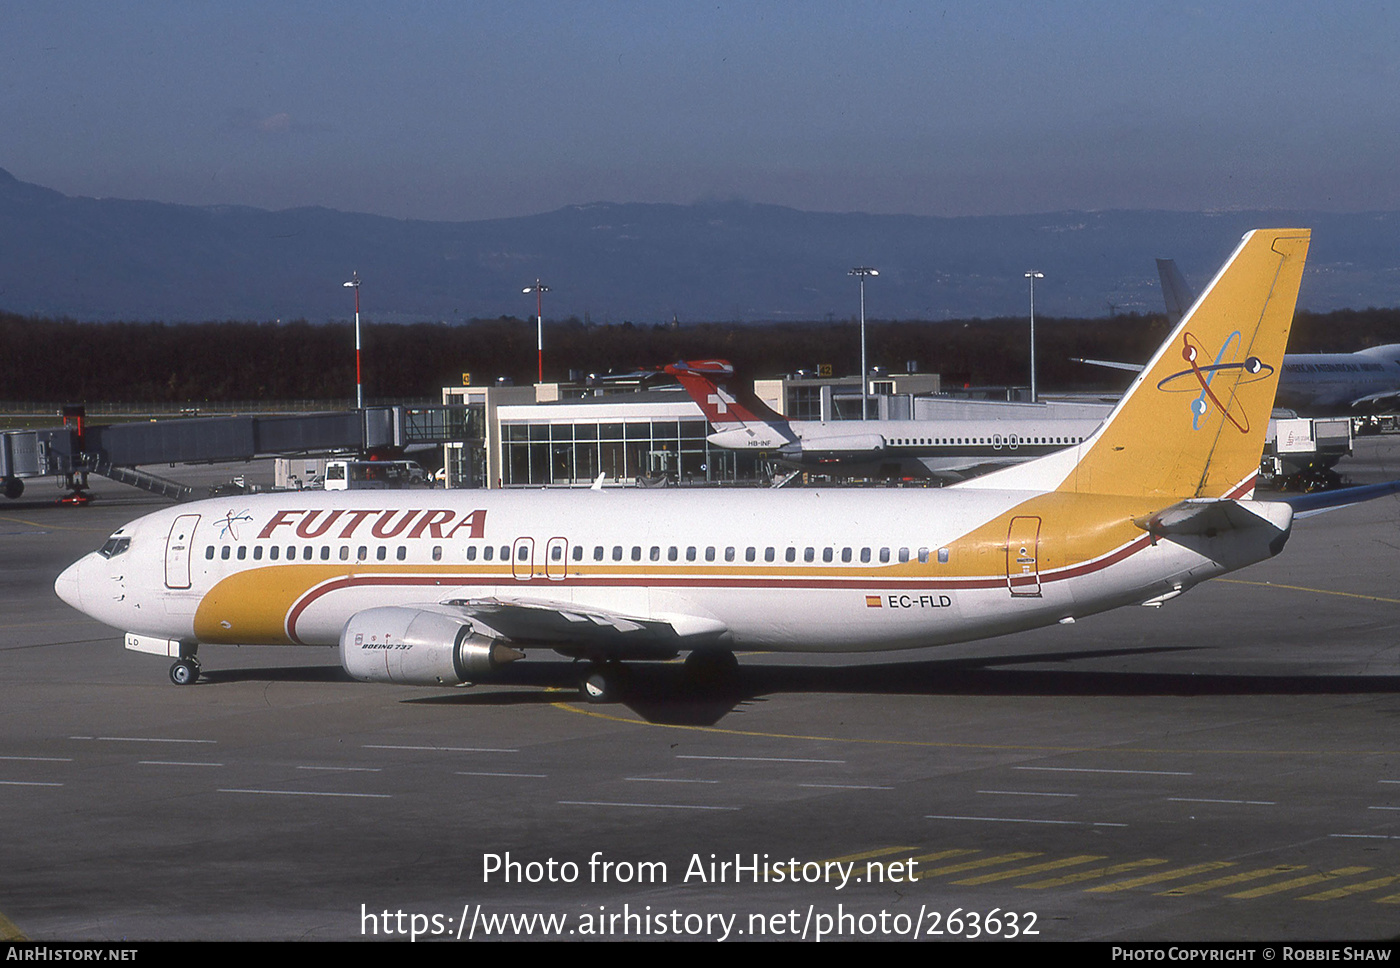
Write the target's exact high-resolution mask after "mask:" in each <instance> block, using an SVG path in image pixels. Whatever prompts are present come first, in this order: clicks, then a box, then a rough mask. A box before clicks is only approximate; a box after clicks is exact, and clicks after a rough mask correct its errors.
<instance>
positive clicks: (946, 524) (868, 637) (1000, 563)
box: [56, 489, 1286, 651]
mask: <svg viewBox="0 0 1400 968" xmlns="http://www.w3.org/2000/svg"><path fill="white" fill-rule="evenodd" d="M1035 496H1036V495H1035V494H1034V493H1030V492H1022V491H994V490H993V491H989V490H977V491H962V490H958V489H943V490H918V491H907V490H895V491H891V490H880V491H864V490H816V489H813V490H801V491H795V492H788V491H778V492H754V491H748V492H745V493H743V494H742V495H735V494H733V493H729V492H726V491H722V490H701V491H659V492H658V491H634V490H625V491H623V490H615V491H591V492H587V493H579V492H569V493H561V492H555V491H529V492H505V493H502V492H482V491H460V492H450V491H449V492H443V491H376V492H358V493H357V492H354V491H348V492H337V493H326V492H323V493H319V494H317V493H312V492H300V493H286V494H270V495H258V496H253V497H244V498H240V499H237V500H236V502H235V501H230V500H224V499H216V500H210V501H202V502H198V503H194V504H187V505H182V506H178V507H173V508H169V509H167V510H162V511H158V512H155V513H153V514H150V515H147V516H146V517H144V518H141V519H139V520H137V521H135V522H133V523H132V524H130V525H128V526H127V527H125V528H123V529H122V530H121V531H119V532H117V535H116V536H114V538H117V537H120V538H125V539H129V546H128V547H127V548H126V549H125V550H124V551H123V552H122V553H120V554H116V555H113V556H111V557H103V555H102V554H100V553H93V554H90V555H88V556H86V557H85V558H83V559H81V560H80V561H78V562H77V563H76V564H74V565H73V566H72V567H71V568H70V569H68V571H66V572H65V573H64V575H63V576H62V577H61V578H60V579H59V581H58V583H57V585H56V588H57V589H58V591H59V593H60V594H61V595H63V597H64V598H65V599H66V600H68V601H69V602H70V603H71V604H73V605H74V606H75V607H78V608H80V609H81V610H83V611H84V612H86V613H88V614H89V615H92V616H93V617H95V618H98V619H99V620H101V621H103V622H105V623H107V624H109V625H112V626H114V627H116V628H119V629H123V630H126V631H128V632H131V633H136V634H137V635H140V636H149V637H155V638H158V639H166V640H171V641H182V642H205V643H208V642H216V643H240V644H253V643H282V644H307V645H333V644H335V643H336V642H337V640H338V638H339V636H340V633H341V630H342V628H343V627H344V626H345V624H346V621H347V620H348V619H349V617H350V616H351V615H353V614H354V613H356V612H359V611H361V610H364V609H367V608H371V607H376V606H383V605H414V604H429V603H441V602H448V601H468V600H483V599H497V600H503V601H528V602H532V603H544V604H548V605H550V606H555V605H557V606H561V607H568V606H572V607H574V608H588V609H596V610H601V611H605V612H608V613H612V614H617V615H623V616H641V617H646V618H650V619H653V620H661V621H668V622H670V623H671V624H672V625H673V626H674V628H675V629H676V632H677V634H678V635H680V636H681V637H682V639H684V637H685V636H686V635H688V634H692V633H693V634H696V635H702V634H709V633H713V632H716V631H717V630H722V636H721V640H722V641H723V642H724V643H725V644H727V645H730V646H731V647H736V648H749V649H770V650H791V651H864V650H880V649H895V648H909V647H917V646H925V645H937V644H941V643H947V642H954V641H961V640H966V639H970V638H977V637H982V636H988V635H995V634H1000V633H1003V632H1009V631H1015V630H1018V629H1025V628H1031V627H1035V626H1040V625H1045V624H1051V623H1054V622H1056V621H1061V620H1064V619H1068V618H1073V617H1075V616H1081V615H1086V614H1090V613H1093V612H1097V611H1101V610H1103V609H1106V608H1111V607H1114V606H1117V605H1121V604H1125V603H1129V602H1135V601H1143V600H1146V599H1151V598H1154V597H1158V596H1162V595H1170V594H1174V593H1176V592H1179V591H1181V590H1182V589H1184V588H1189V587H1190V586H1192V585H1194V584H1196V583H1197V582H1199V581H1201V580H1204V579H1205V578H1209V577H1212V576H1213V575H1216V574H1219V573H1221V572H1222V571H1224V570H1227V568H1228V567H1236V566H1237V565H1236V564H1235V563H1234V562H1233V561H1232V562H1231V563H1230V564H1229V565H1222V564H1221V563H1220V561H1218V560H1215V559H1216V558H1218V557H1219V558H1222V560H1223V559H1224V558H1228V557H1229V556H1216V555H1212V553H1211V552H1210V550H1209V548H1203V547H1196V548H1195V549H1194V550H1193V549H1189V548H1187V547H1186V546H1184V545H1182V544H1178V543H1175V542H1172V541H1158V542H1155V543H1154V542H1152V541H1150V540H1149V539H1148V536H1147V535H1146V534H1145V533H1143V532H1141V531H1137V532H1135V533H1136V537H1134V538H1133V539H1132V540H1129V541H1125V542H1122V543H1120V544H1119V545H1117V546H1115V547H1112V548H1110V549H1108V550H1107V552H1106V553H1105V554H1102V555H1098V556H1096V559H1095V560H1080V561H1069V560H1065V561H1059V556H1058V554H1057V549H1056V548H1054V547H1053V544H1054V542H1055V541H1056V540H1057V539H1056V537H1055V535H1056V529H1055V526H1054V525H1055V522H1052V521H1049V520H1042V519H1041V518H1040V517H1037V518H1035V522H1036V526H1035V528H1033V529H1032V530H1031V531H1029V532H1026V533H1023V534H1020V535H1017V534H1011V535H1006V534H1003V535H1002V537H1001V539H1000V540H999V542H998V543H996V544H995V545H994V546H986V545H983V546H969V545H965V544H963V545H960V544H959V543H958V541H959V538H960V537H961V536H964V535H966V534H967V533H969V532H970V531H973V530H974V529H976V528H977V527H978V526H979V525H983V524H985V523H986V522H988V521H989V520H992V519H994V518H996V517H998V516H999V515H1003V514H1005V513H1007V512H1008V511H1010V510H1011V509H1013V508H1015V507H1017V506H1018V505H1019V504H1021V503H1022V502H1024V501H1026V500H1028V499H1031V498H1033V497H1035ZM1016 520H1021V519H1019V518H1018V519H1016ZM1120 523H1121V521H1120ZM1285 527H1286V524H1285ZM1018 542H1019V543H1020V544H1021V545H1022V547H1020V548H1016V547H1011V546H1012V545H1015V544H1017V543H1018ZM109 545H110V542H109ZM1203 550H1204V551H1205V553H1204V554H1203V553H1202V551H1203ZM1257 557H1267V552H1265V553H1261V554H1259V555H1257V556H1256V558H1257ZM970 559H976V560H970ZM1057 562H1058V563H1057ZM1013 582H1014V583H1015V584H1016V585H1017V587H1014V588H1013ZM682 647H684V646H682Z"/></svg>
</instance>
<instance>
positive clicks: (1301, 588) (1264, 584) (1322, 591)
mask: <svg viewBox="0 0 1400 968" xmlns="http://www.w3.org/2000/svg"><path fill="white" fill-rule="evenodd" d="M1216 581H1218V582H1222V583H1223V584H1226V585H1254V586H1255V587H1256V588H1279V589H1282V590H1284V591H1288V592H1311V593H1312V594H1314V595H1336V596H1337V597H1338V598H1359V599H1361V600H1362V601H1365V602H1385V603H1386V604H1388V605H1400V598H1382V597H1381V596H1380V595H1360V594H1357V593H1356V592H1334V591H1332V590H1330V589H1327V588H1308V587H1307V586H1305V585H1280V584H1279V583H1278V582H1274V581H1245V580H1244V579H1242V578H1217V579H1216Z"/></svg>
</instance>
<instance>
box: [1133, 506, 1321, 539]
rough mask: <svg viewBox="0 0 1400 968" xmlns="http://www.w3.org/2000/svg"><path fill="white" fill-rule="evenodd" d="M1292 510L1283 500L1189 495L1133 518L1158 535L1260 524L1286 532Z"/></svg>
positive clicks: (1198, 533)
mask: <svg viewBox="0 0 1400 968" xmlns="http://www.w3.org/2000/svg"><path fill="white" fill-rule="evenodd" d="M1292 519H1293V509H1292V508H1291V507H1289V506H1288V505H1287V504H1283V503H1282V502H1276V501H1275V502H1264V501H1231V500H1227V499H1208V498H1207V499H1200V498H1192V499H1189V500H1186V501H1178V502H1177V503H1176V504H1173V505H1172V506H1171V507H1168V508H1163V509H1162V510H1161V511H1158V512H1157V513H1155V514H1151V515H1147V516H1146V517H1141V518H1133V523H1134V524H1136V525H1137V526H1138V527H1139V528H1142V530H1144V531H1146V532H1147V533H1148V534H1151V535H1153V536H1155V537H1159V538H1171V537H1180V536H1184V535H1194V536H1204V537H1207V538H1209V537H1214V536H1215V535H1217V534H1222V533H1224V532H1226V531H1243V530H1247V529H1249V528H1257V527H1260V526H1268V527H1272V528H1274V529H1276V530H1278V531H1287V530H1288V526H1289V522H1290V521H1292Z"/></svg>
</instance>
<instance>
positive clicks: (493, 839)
mask: <svg viewBox="0 0 1400 968" xmlns="http://www.w3.org/2000/svg"><path fill="white" fill-rule="evenodd" d="M1342 469H1343V470H1345V471H1346V472H1347V473H1349V474H1350V475H1351V476H1352V477H1353V478H1354V479H1356V480H1357V481H1358V482H1368V481H1372V480H1383V479H1389V478H1395V477H1400V440H1397V439H1394V438H1367V439H1363V440H1361V441H1359V442H1358V455H1357V457H1356V458H1355V459H1353V460H1352V461H1350V462H1349V463H1347V464H1345V465H1344V466H1343V468H1342ZM237 472H238V469H234V470H232V471H228V470H227V469H225V470H224V471H223V473H222V476H223V477H225V478H226V477H227V476H228V474H229V473H237ZM166 473H167V474H169V475H171V476H181V475H179V474H176V473H175V472H174V471H171V470H169V469H167V470H166ZM185 476H188V475H185ZM94 480H95V487H94V491H95V492H96V493H97V495H98V501H97V502H96V503H94V504H93V505H92V506H90V507H86V508H66V507H54V506H53V505H52V504H51V503H49V502H50V501H51V500H52V497H53V496H54V494H55V493H56V492H54V491H52V489H51V488H50V487H46V486H44V485H42V484H34V485H32V486H31V487H30V489H29V491H28V492H27V493H26V495H25V496H24V497H23V498H22V499H21V500H19V501H14V502H5V503H0V629H3V631H4V633H5V634H4V636H3V639H0V818H3V820H0V831H3V833H0V837H3V845H2V846H3V858H4V859H3V862H0V937H5V936H22V937H28V938H31V939H40V940H80V939H102V940H107V939H110V940H120V939H133V940H134V939H327V940H342V939H357V938H362V937H372V938H384V937H386V936H387V937H394V938H398V937H406V936H408V934H409V933H410V932H416V933H418V934H419V935H420V937H421V936H426V937H432V936H451V937H456V936H457V934H458V932H459V930H460V931H461V934H462V937H463V938H465V937H468V936H470V937H475V938H482V937H509V938H526V937H564V938H590V937H621V936H626V937H643V938H674V937H677V936H680V937H699V938H712V939H718V938H721V937H727V938H729V939H730V940H738V939H751V938H754V937H766V938H774V937H781V938H791V937H806V938H808V939H813V938H815V937H817V936H818V935H819V934H822V933H825V935H826V936H828V937H845V938H852V937H857V938H879V939H883V938H894V937H901V936H911V935H912V936H917V937H920V938H923V939H926V940H934V939H950V938H966V937H971V936H974V935H977V934H981V935H983V936H985V935H988V934H995V935H997V936H1001V937H1007V936H1012V935H1014V934H1015V935H1021V936H1023V937H1031V938H1037V939H1040V940H1069V939H1101V940H1108V939H1112V940H1209V939H1252V940H1258V939H1268V940H1285V939H1352V938H1354V939H1385V938H1394V937H1396V935H1397V934H1400V635H1398V634H1397V628H1398V627H1400V583H1397V580H1396V576H1397V574H1400V569H1397V564H1396V563H1397V554H1400V499H1397V498H1396V497H1387V498H1383V499H1380V500H1377V501H1373V502H1371V503H1369V504H1366V505H1362V506H1358V507H1354V508H1349V509H1344V510H1339V511H1335V512H1331V513H1328V514H1323V515H1319V516H1316V517H1312V518H1308V519H1306V520H1301V521H1299V522H1298V523H1297V524H1296V525H1295V528H1294V534H1293V537H1292V539H1291V541H1290V542H1289V545H1288V547H1287V548H1286V549H1285V550H1284V552H1283V554H1282V555H1280V556H1279V557H1277V558H1275V559H1273V560H1272V561H1269V562H1265V563H1263V564H1260V565H1256V566H1254V567H1253V568H1250V569H1247V570H1245V571H1243V572H1240V573H1236V574H1235V575H1231V576H1228V577H1227V578H1226V579H1217V580H1216V581H1214V582H1210V583H1207V584H1206V585H1203V586H1201V587H1200V588H1197V589H1195V590H1193V591H1192V592H1190V593H1189V594H1187V595H1185V596H1182V597H1181V598H1179V599H1177V600H1175V601H1173V602H1170V603H1168V604H1167V605H1165V606H1164V607H1162V608H1160V609H1147V608H1127V609H1120V610H1118V611H1117V612H1113V613H1109V614H1106V615H1101V616H1097V617H1093V618H1088V619H1085V620H1082V621H1080V622H1079V623H1077V624H1075V625H1073V626H1067V627H1056V628H1053V629H1046V630H1042V631H1039V632H1033V633H1026V634H1021V635H1017V636H1011V637H1006V638H1002V639H996V640H992V641H988V642H980V643H970V644H966V645H961V646H955V647H948V648H944V649H938V650H924V651H919V652H906V653H898V654H885V655H876V656H836V657H820V656H802V655H791V656H769V655H743V656H741V657H740V663H741V669H740V675H739V678H738V682H737V684H736V686H735V687H734V688H733V689H732V690H728V691H697V690H695V689H692V688H688V687H687V686H686V684H685V683H684V681H683V680H682V676H681V672H680V667H679V665H678V664H670V663H668V664H660V665H650V666H640V667H638V669H637V671H636V674H635V676H634V678H633V682H632V688H631V693H630V696H629V698H628V699H627V701H626V702H624V703H620V704H617V705H612V706H602V707H599V706H589V705H586V704H584V703H582V702H580V700H579V699H578V697H577V693H576V692H575V690H574V680H575V674H576V668H575V667H574V666H572V665H571V664H570V663H568V662H565V661H562V660H560V659H558V658H557V657H551V656H552V653H547V652H532V653H531V657H530V658H529V659H528V660H526V661H525V662H522V663H517V664H516V665H515V666H514V667H512V680H511V681H510V682H509V683H506V684H496V685H483V686H476V687H473V688H469V689H414V688H407V687H403V688H400V687H394V686H385V685H370V684H362V683H356V682H353V681H351V680H349V679H348V677H346V676H345V675H344V674H343V673H342V672H341V671H340V668H339V665H338V662H337V659H336V656H335V654H334V651H333V650H319V649H292V648H287V649H277V648H268V647H254V648H217V647H211V648H207V649H205V650H203V651H202V652H201V658H202V660H203V663H204V676H203V678H202V679H201V681H200V682H199V683H198V684H197V685H194V686H189V687H177V686H174V685H172V684H171V683H170V682H169V680H168V678H167V667H168V664H169V663H168V660H163V659H159V658H156V657H152V656H148V655H141V654H136V653H129V652H126V651H124V650H123V649H122V647H121V636H120V634H119V633H118V632H116V631H114V630H111V629H107V628H105V627H103V626H100V625H98V624H96V623H94V622H92V621H91V620H89V619H87V618H85V617H83V616H82V615H80V614H78V613H77V612H74V611H73V610H71V609H69V608H68V607H67V606H66V605H64V604H63V603H62V602H60V601H59V600H58V599H57V598H56V597H55V596H54V594H53V591H52V583H53V579H54V577H55V576H56V575H57V574H58V572H59V571H60V570H61V569H62V568H63V567H65V566H66V565H67V564H69V563H70V562H71V561H72V560H74V559H76V558H77V557H79V556H80V555H81V554H83V553H85V552H87V551H90V550H92V549H94V548H96V547H98V546H99V545H100V544H101V543H102V541H103V540H104V539H105V537H106V535H107V534H108V533H110V532H111V531H112V530H115V529H116V528H117V527H119V526H120V525H121V524H123V523H124V522H126V521H127V520H129V519H131V518H134V517H136V516H138V515H139V514H142V513H144V512H146V511H148V510H151V509H154V508H155V507H158V506H160V505H161V503H162V502H160V501H158V500H156V499H154V498H150V497H148V496H146V495H144V494H142V493H141V492H138V491H134V490H131V489H129V488H125V487H122V486H120V485H114V484H103V483H100V482H96V479H94ZM843 878H844V880H843Z"/></svg>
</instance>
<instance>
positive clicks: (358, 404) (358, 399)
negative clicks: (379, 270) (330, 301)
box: [345, 272, 365, 410]
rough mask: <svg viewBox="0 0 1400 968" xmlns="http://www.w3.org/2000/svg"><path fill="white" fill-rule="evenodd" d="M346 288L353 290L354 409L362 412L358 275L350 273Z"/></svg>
mask: <svg viewBox="0 0 1400 968" xmlns="http://www.w3.org/2000/svg"><path fill="white" fill-rule="evenodd" d="M345 286H346V288H349V289H353V290H355V409H356V410H363V409H364V407H365V388H364V384H363V383H362V382H360V379H361V378H360V274H359V273H358V272H352V273H350V281H349V282H347V283H345Z"/></svg>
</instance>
